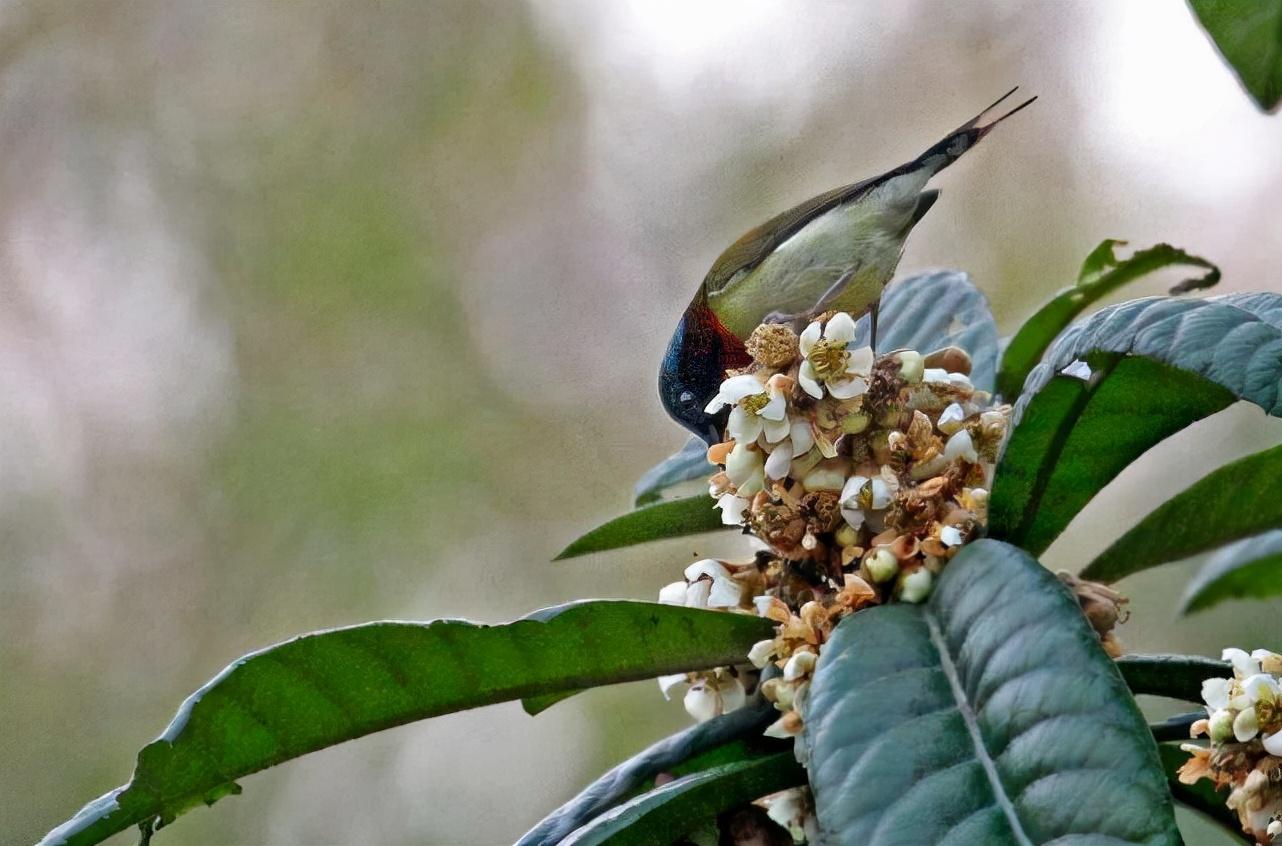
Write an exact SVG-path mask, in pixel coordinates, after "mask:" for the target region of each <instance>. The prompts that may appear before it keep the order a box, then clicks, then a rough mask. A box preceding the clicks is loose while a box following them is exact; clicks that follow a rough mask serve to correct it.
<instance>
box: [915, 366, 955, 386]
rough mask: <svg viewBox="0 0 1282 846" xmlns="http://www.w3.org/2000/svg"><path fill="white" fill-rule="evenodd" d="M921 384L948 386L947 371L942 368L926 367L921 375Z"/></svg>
mask: <svg viewBox="0 0 1282 846" xmlns="http://www.w3.org/2000/svg"><path fill="white" fill-rule="evenodd" d="M921 380H922V381H923V382H936V383H943V384H945V385H947V384H948V371H947V370H945V369H943V368H942V367H927V368H926V369H925V370H924V371H922V374H921Z"/></svg>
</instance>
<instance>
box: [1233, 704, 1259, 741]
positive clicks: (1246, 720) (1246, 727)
mask: <svg viewBox="0 0 1282 846" xmlns="http://www.w3.org/2000/svg"><path fill="white" fill-rule="evenodd" d="M1259 733H1260V721H1259V720H1257V719H1256V717H1255V709H1254V708H1247V709H1246V710H1245V711H1239V712H1238V715H1237V716H1236V717H1234V718H1233V736H1234V737H1236V738H1237V742H1238V743H1246V742H1247V741H1248V740H1250V739H1251V738H1253V737H1255V736H1256V735H1257V734H1259Z"/></svg>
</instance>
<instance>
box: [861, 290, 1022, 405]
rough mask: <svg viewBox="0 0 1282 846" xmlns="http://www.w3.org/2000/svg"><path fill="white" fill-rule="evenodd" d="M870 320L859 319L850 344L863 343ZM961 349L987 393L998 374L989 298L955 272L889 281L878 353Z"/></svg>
mask: <svg viewBox="0 0 1282 846" xmlns="http://www.w3.org/2000/svg"><path fill="white" fill-rule="evenodd" d="M869 327H870V323H869V318H868V316H867V315H865V316H864V317H861V318H860V319H859V323H858V325H857V330H856V334H855V341H854V343H855V344H856V345H857V346H863V345H864V344H867V343H868V333H869ZM942 347H960V348H962V349H964V350H965V351H966V352H967V353H969V354H970V358H971V371H970V379H971V382H973V383H974V385H975V387H977V388H979V389H981V390H985V391H988V390H992V386H993V379H994V377H995V375H996V372H997V324H996V323H995V322H994V321H993V314H992V312H991V311H990V310H989V308H988V299H987V298H986V297H985V296H984V294H983V292H982V291H980V290H979V289H978V288H976V287H975V284H974V283H973V282H971V281H970V276H968V275H967V274H965V273H962V272H961V271H958V270H936V271H931V272H928V273H919V274H917V275H916V276H909V277H908V278H906V279H900V280H898V281H895V282H892V283H891V284H890V285H889V286H888V287H887V288H886V292H885V293H884V294H882V295H881V311H880V313H879V315H878V318H877V350H878V352H889V351H891V350H897V349H910V350H917V351H918V352H920V353H923V354H924V353H930V352H933V351H935V350H937V349H940V348H942Z"/></svg>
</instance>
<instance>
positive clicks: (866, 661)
mask: <svg viewBox="0 0 1282 846" xmlns="http://www.w3.org/2000/svg"><path fill="white" fill-rule="evenodd" d="M803 716H804V717H805V725H806V728H805V731H804V733H803V741H802V742H803V751H802V760H803V761H805V762H806V765H807V769H808V770H809V773H810V786H811V789H812V790H813V791H814V794H815V804H816V811H817V814H818V817H819V826H820V828H821V830H822V831H823V833H824V834H825V838H824V840H823V842H824V843H825V844H839V845H840V846H847V845H848V846H884V844H891V843H895V844H903V843H912V844H920V845H921V846H927V844H943V843H947V844H949V846H970V845H971V844H974V846H999V844H1012V845H1013V844H1023V846H1028V844H1032V843H1049V842H1062V843H1069V842H1073V843H1121V842H1129V843H1145V844H1148V845H1149V846H1159V844H1178V843H1179V842H1180V838H1179V833H1178V831H1177V829H1176V826H1175V817H1174V814H1173V811H1172V807H1171V798H1170V794H1169V793H1168V791H1167V788H1166V781H1165V778H1164V776H1163V773H1162V768H1161V764H1160V762H1159V760H1158V755H1157V749H1156V745H1155V744H1154V742H1153V738H1152V736H1151V735H1150V733H1149V729H1148V726H1147V724H1146V723H1145V722H1144V718H1143V717H1142V716H1141V715H1140V712H1139V708H1138V707H1137V706H1136V704H1135V700H1134V699H1133V698H1132V697H1131V695H1130V692H1129V691H1128V690H1127V688H1126V683H1125V682H1124V681H1123V679H1122V676H1121V673H1120V672H1119V671H1118V668H1117V667H1116V666H1115V665H1114V663H1113V661H1111V660H1110V659H1109V658H1108V656H1107V655H1105V654H1104V651H1103V650H1102V649H1101V648H1100V645H1099V640H1098V638H1097V637H1096V635H1095V633H1094V631H1093V630H1092V629H1091V628H1090V626H1089V625H1088V624H1087V622H1086V620H1085V618H1084V617H1083V616H1082V612H1081V609H1080V608H1079V607H1078V604H1077V602H1076V600H1074V599H1073V597H1072V596H1071V595H1070V594H1069V593H1068V591H1067V590H1066V589H1065V588H1064V586H1063V585H1062V584H1061V583H1060V582H1059V580H1058V579H1056V578H1055V576H1053V575H1052V574H1051V573H1050V572H1048V571H1047V570H1046V569H1045V568H1043V567H1042V566H1041V565H1040V564H1038V563H1037V561H1036V560H1034V559H1033V558H1031V557H1030V556H1028V555H1027V554H1026V553H1024V552H1023V551H1022V550H1019V549H1017V548H1015V547H1012V546H1009V545H1006V544H1003V543H1000V542H997V541H992V540H980V541H976V542H975V543H973V544H970V545H968V546H967V547H965V548H964V549H963V550H962V551H961V552H960V553H959V554H958V555H957V556H956V557H955V558H954V559H953V560H952V562H951V563H949V565H948V567H947V569H945V570H944V573H943V575H942V576H941V577H940V579H939V582H938V585H937V587H936V589H935V592H934V594H933V595H932V596H931V598H930V600H929V602H928V603H927V604H926V605H924V606H916V605H905V604H897V605H884V606H879V607H875V608H870V609H867V610H864V611H860V612H858V613H856V614H852V615H850V616H848V617H847V618H846V619H844V620H842V622H841V623H840V624H839V625H838V626H837V628H836V630H835V631H834V633H833V635H832V638H831V639H830V640H829V641H828V643H827V644H826V645H825V647H824V651H823V654H822V655H821V656H820V659H819V664H818V667H817V668H816V671H815V676H814V679H813V681H812V682H811V685H810V699H809V704H808V705H807V706H806V707H805V708H804V710H803ZM1060 838H1062V840H1061V839H1060Z"/></svg>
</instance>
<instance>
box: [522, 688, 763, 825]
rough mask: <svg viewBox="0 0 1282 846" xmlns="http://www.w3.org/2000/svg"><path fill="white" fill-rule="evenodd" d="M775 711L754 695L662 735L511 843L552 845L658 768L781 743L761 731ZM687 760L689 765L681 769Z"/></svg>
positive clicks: (742, 756) (719, 759)
mask: <svg viewBox="0 0 1282 846" xmlns="http://www.w3.org/2000/svg"><path fill="white" fill-rule="evenodd" d="M778 716H779V713H778V711H776V710H775V707H774V705H773V704H771V703H769V702H767V701H765V700H764V699H763V698H762V697H761V696H759V695H758V696H756V697H754V698H753V699H752V700H751V701H749V702H748V704H747V705H745V706H744V707H742V708H739V709H738V710H736V711H731V712H730V713H729V714H723V715H722V716H720V717H716V718H714V719H711V720H708V721H707V722H706V723H699V724H698V725H694V726H691V727H690V728H688V729H686V730H685V731H682V732H679V733H677V734H674V735H672V736H671V737H667V738H664V739H663V740H661V741H659V742H658V743H656V744H654V745H653V746H650V747H649V748H648V749H646V750H644V751H643V752H641V753H639V754H637V755H635V756H633V757H631V758H629V759H628V760H626V761H624V762H623V763H622V764H619V765H618V766H617V767H615V768H614V769H612V770H610V771H609V772H607V773H606V774H605V775H603V776H601V777H600V778H598V779H597V780H596V781H594V782H592V783H591V784H589V785H588V786H587V787H585V788H583V790H582V791H580V792H579V794H578V795H577V796H575V797H574V798H573V799H571V800H570V801H569V802H566V803H565V804H564V805H562V806H561V807H560V808H557V809H556V810H555V811H554V812H552V813H551V814H549V815H548V816H547V817H545V818H544V819H543V820H542V821H541V822H540V823H539V824H538V825H536V826H535V827H534V828H532V829H530V830H529V831H528V832H526V834H525V836H524V837H522V838H521V839H520V840H519V841H517V844H516V846H556V844H558V843H560V842H561V841H562V839H564V838H565V837H566V836H567V835H568V834H569V833H570V832H572V831H574V830H575V829H576V828H579V827H580V826H582V825H584V824H586V823H587V822H588V821H590V820H592V819H593V818H594V817H597V816H599V815H600V814H602V813H604V812H605V811H607V810H609V809H610V808H612V807H614V806H616V805H617V804H619V803H620V802H622V801H623V800H625V799H626V798H628V797H629V796H631V795H633V794H634V793H635V792H636V791H637V790H638V789H639V788H642V787H643V786H645V785H646V784H647V783H650V784H651V785H652V784H653V781H654V778H655V776H657V775H659V774H660V773H664V772H671V773H677V774H681V775H684V774H686V773H690V772H696V771H698V770H703V769H708V768H710V767H712V766H717V765H722V764H728V763H735V762H738V761H746V760H748V759H750V758H755V757H760V756H761V755H762V754H763V753H762V752H761V751H754V749H755V747H756V746H762V745H765V744H767V743H768V744H769V745H768V746H767V748H769V747H772V746H773V747H777V746H780V745H782V744H781V743H780V742H779V741H773V742H771V741H770V739H769V738H763V737H762V736H761V732H762V730H763V729H765V727H766V726H768V725H770V723H771V722H772V721H773V720H774V719H775V718H776V717H778ZM743 738H751V739H753V740H754V741H755V744H754V747H749V746H748V745H746V744H744V743H743V740H742V739H743ZM763 742H764V743H763ZM775 751H778V750H777V749H776V750H775ZM683 765H685V766H683ZM691 765H693V766H694V769H686V768H685V767H688V766H691ZM752 798H756V797H752Z"/></svg>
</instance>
